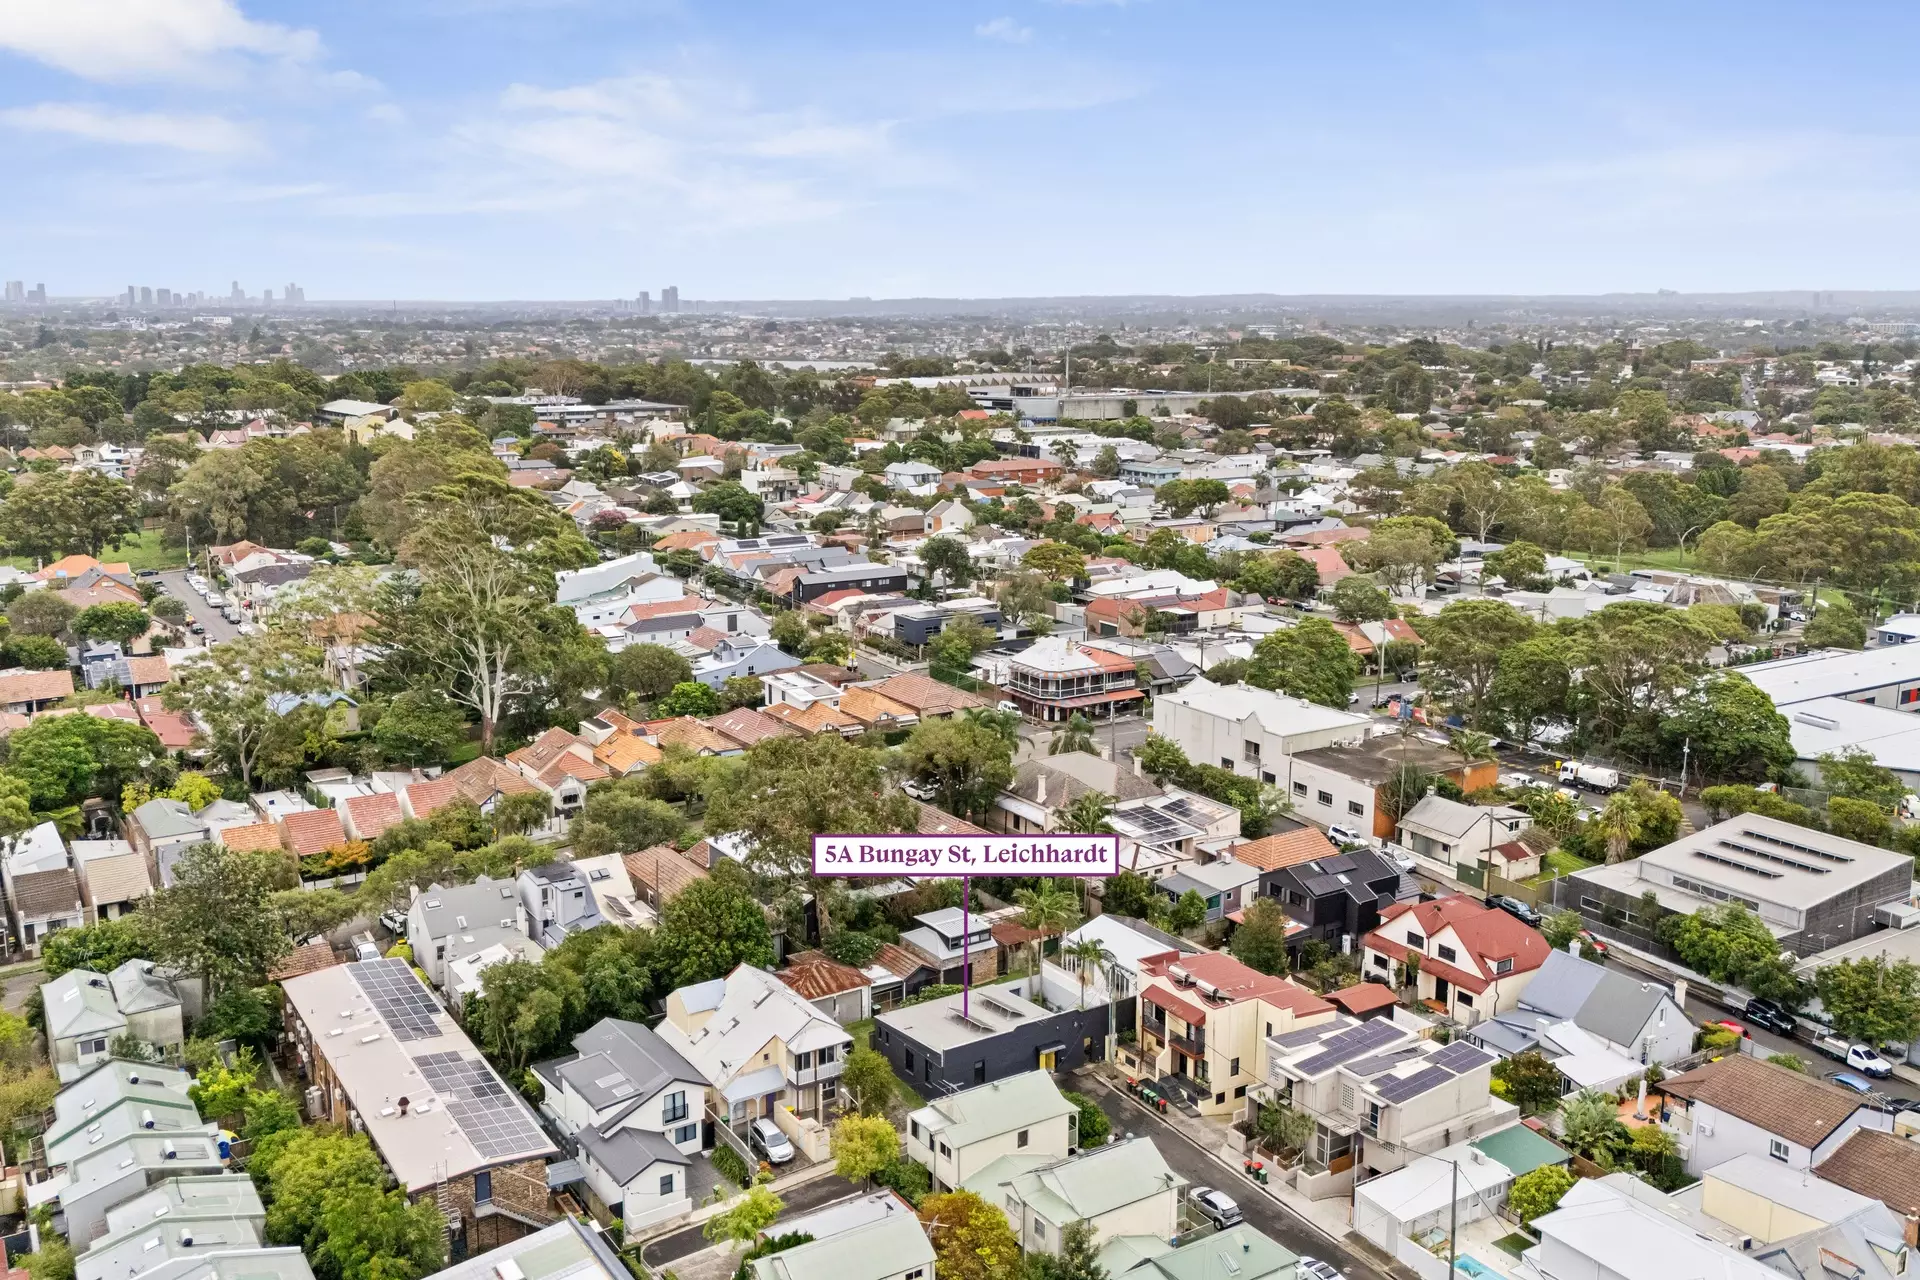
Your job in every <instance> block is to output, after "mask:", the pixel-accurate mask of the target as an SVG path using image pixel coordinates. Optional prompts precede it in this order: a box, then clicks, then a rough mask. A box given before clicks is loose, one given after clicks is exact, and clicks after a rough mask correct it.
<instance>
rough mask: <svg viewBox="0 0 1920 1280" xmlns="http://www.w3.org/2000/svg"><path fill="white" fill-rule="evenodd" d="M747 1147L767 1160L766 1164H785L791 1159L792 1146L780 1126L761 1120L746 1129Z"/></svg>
mask: <svg viewBox="0 0 1920 1280" xmlns="http://www.w3.org/2000/svg"><path fill="white" fill-rule="evenodd" d="M748 1145H750V1146H751V1147H752V1148H753V1149H754V1150H755V1151H758V1152H759V1153H760V1154H761V1155H763V1156H765V1157H766V1158H767V1163H768V1164H786V1163H788V1162H789V1161H791V1160H792V1159H793V1144H792V1143H791V1142H788V1141H787V1135H786V1134H784V1133H782V1132H780V1126H779V1125H777V1124H775V1123H774V1122H773V1121H771V1120H768V1119H765V1118H762V1119H759V1120H755V1121H754V1122H753V1124H752V1126H751V1127H750V1128H749V1129H748Z"/></svg>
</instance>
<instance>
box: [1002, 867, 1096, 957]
mask: <svg viewBox="0 0 1920 1280" xmlns="http://www.w3.org/2000/svg"><path fill="white" fill-rule="evenodd" d="M1013 901H1014V905H1015V906H1017V907H1019V908H1020V923H1021V924H1022V925H1023V926H1024V927H1026V928H1028V929H1032V930H1034V931H1035V933H1036V934H1038V935H1039V936H1037V937H1035V938H1034V940H1033V968H1032V970H1030V972H1038V971H1039V969H1040V947H1041V945H1042V944H1043V943H1044V942H1045V940H1046V938H1047V936H1048V935H1050V934H1056V933H1065V932H1066V931H1067V930H1069V929H1071V928H1073V926H1075V925H1076V924H1079V923H1080V897H1079V895H1078V894H1076V893H1074V892H1073V891H1071V890H1069V889H1067V888H1066V887H1065V886H1064V885H1062V884H1061V883H1060V882H1059V881H1057V880H1041V881H1040V882H1039V883H1038V884H1036V885H1035V886H1034V887H1033V888H1031V889H1016V890H1014V894H1013Z"/></svg>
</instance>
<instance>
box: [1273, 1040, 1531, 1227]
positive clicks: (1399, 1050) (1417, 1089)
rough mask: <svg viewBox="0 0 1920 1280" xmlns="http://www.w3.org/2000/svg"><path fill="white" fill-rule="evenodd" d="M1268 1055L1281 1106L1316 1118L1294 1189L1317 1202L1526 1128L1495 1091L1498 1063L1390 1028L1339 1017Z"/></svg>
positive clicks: (1482, 1053)
mask: <svg viewBox="0 0 1920 1280" xmlns="http://www.w3.org/2000/svg"><path fill="white" fill-rule="evenodd" d="M1267 1050H1268V1056H1269V1062H1268V1068H1267V1079H1266V1083H1267V1084H1269V1085H1271V1086H1272V1087H1273V1089H1274V1090H1275V1091H1276V1093H1277V1095H1278V1097H1277V1101H1278V1103H1279V1104H1280V1105H1282V1106H1289V1107H1292V1108H1293V1109H1294V1110H1296V1111H1300V1112H1303V1113H1305V1114H1306V1115H1309V1116H1311V1117H1313V1122H1314V1131H1313V1134H1312V1136H1311V1137H1310V1138H1309V1139H1308V1142H1307V1147H1306V1150H1305V1151H1304V1153H1303V1168H1302V1172H1301V1173H1300V1175H1299V1176H1298V1177H1297V1178H1296V1180H1295V1185H1296V1186H1298V1187H1299V1188H1300V1190H1301V1191H1302V1192H1304V1193H1305V1194H1307V1195H1308V1196H1310V1197H1311V1198H1313V1199H1324V1198H1326V1197H1328V1196H1332V1195H1342V1194H1345V1193H1347V1192H1349V1191H1351V1190H1352V1188H1353V1185H1354V1183H1355V1181H1365V1176H1366V1175H1378V1174H1382V1173H1391V1172H1392V1171H1394V1170H1395V1169H1398V1168H1401V1167H1402V1166H1404V1165H1406V1164H1407V1163H1409V1162H1410V1161H1412V1160H1413V1159H1414V1158H1415V1157H1417V1156H1420V1155H1423V1154H1430V1153H1432V1152H1435V1151H1438V1150H1440V1149H1441V1148H1442V1147H1446V1146H1450V1145H1452V1144H1453V1143H1456V1142H1460V1141H1462V1140H1464V1139H1468V1138H1472V1137H1476V1136H1478V1135H1479V1134H1482V1133H1488V1132H1491V1131H1493V1130H1495V1129H1503V1128H1505V1127H1507V1126H1508V1125H1510V1124H1513V1123H1515V1122H1516V1121H1518V1120H1519V1118H1520V1113H1519V1111H1518V1110H1516V1109H1515V1108H1514V1106H1513V1104H1511V1103H1509V1102H1505V1101H1502V1100H1501V1099H1499V1098H1496V1097H1495V1096H1493V1094H1492V1092H1491V1091H1490V1089H1491V1085H1490V1082H1491V1080H1492V1071H1493V1064H1494V1063H1495V1062H1497V1061H1498V1059H1497V1058H1496V1057H1495V1056H1494V1055H1493V1054H1491V1053H1488V1052H1487V1051H1486V1050H1485V1049H1482V1048H1480V1047H1478V1046H1477V1045H1471V1044H1467V1043H1465V1042H1463V1041H1455V1042H1453V1043H1451V1044H1441V1043H1440V1042H1439V1041H1437V1040H1428V1039H1423V1038H1421V1037H1420V1036H1419V1035H1417V1034H1415V1033H1414V1032H1413V1031H1411V1030H1409V1029H1408V1028H1406V1027H1403V1026H1401V1025H1399V1024H1398V1023H1397V1022H1395V1021H1394V1020H1392V1019H1389V1018H1374V1019H1371V1020H1369V1021H1365V1022H1361V1021H1357V1020H1356V1019H1353V1018H1350V1017H1347V1016H1346V1015H1344V1014H1342V1015H1340V1016H1339V1017H1336V1018H1330V1019H1327V1020H1326V1021H1323V1022H1320V1023H1318V1024H1316V1025H1314V1026H1310V1027H1304V1028H1301V1029H1299V1030H1295V1031H1283V1032H1279V1033H1277V1034H1275V1035H1274V1036H1272V1037H1270V1038H1269V1040H1268V1044H1267Z"/></svg>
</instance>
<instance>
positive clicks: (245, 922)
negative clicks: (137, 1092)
mask: <svg viewBox="0 0 1920 1280" xmlns="http://www.w3.org/2000/svg"><path fill="white" fill-rule="evenodd" d="M63 718H65V717H63ZM72 718H74V719H79V718H81V717H72ZM283 856H284V855H281V854H280V853H278V852H277V851H275V852H271V853H252V852H240V851H237V850H233V849H229V848H227V847H226V846H225V845H223V844H196V845H194V846H192V847H191V848H189V849H188V850H187V851H186V853H184V854H183V855H181V858H180V860H179V861H178V862H176V863H175V864H174V867H173V886H172V887H171V888H167V889H162V890H160V891H159V892H158V893H156V894H154V895H153V897H152V898H151V899H149V900H148V902H147V904H146V905H145V906H143V907H142V908H141V910H140V915H141V916H142V917H143V918H144V921H145V925H146V932H147V936H148V938H149V939H150V945H151V946H152V948H153V956H154V958H155V959H156V960H160V961H164V962H166V963H168V964H173V965H178V966H179V967H180V968H181V969H184V970H185V971H187V972H188V973H194V974H198V975H200V977H201V978H202V979H203V980H204V981H205V982H206V986H207V991H208V994H209V995H212V996H218V995H219V994H221V993H222V992H225V991H227V990H229V989H231V988H234V987H254V986H258V985H260V984H261V983H262V982H265V981H266V976H267V968H268V967H269V966H270V965H271V964H272V963H273V962H274V961H275V960H277V959H279V958H280V957H281V956H282V955H285V954H286V952H287V949H288V946H289V944H288V942H287V936H286V934H285V933H284V932H282V931H281V928H280V919H279V916H278V915H277V914H276V913H275V912H274V910H273V905H272V895H273V889H274V882H275V879H276V877H277V872H278V868H276V865H275V864H279V867H280V868H283V867H284V863H282V862H281V861H280V860H281V858H282V857H283Z"/></svg>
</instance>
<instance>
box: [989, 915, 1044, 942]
mask: <svg viewBox="0 0 1920 1280" xmlns="http://www.w3.org/2000/svg"><path fill="white" fill-rule="evenodd" d="M989 932H991V933H992V934H993V940H994V941H995V942H997V943H999V944H1000V945H1001V946H1003V947H1024V946H1026V945H1027V944H1028V943H1029V942H1038V941H1039V940H1040V939H1042V938H1051V937H1053V936H1054V935H1055V934H1057V933H1059V932H1060V930H1058V929H1029V928H1027V926H1025V925H1023V924H1021V923H1020V922H1019V921H1018V920H1000V921H997V922H995V924H994V925H993V928H992V929H991V930H990V931H989Z"/></svg>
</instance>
